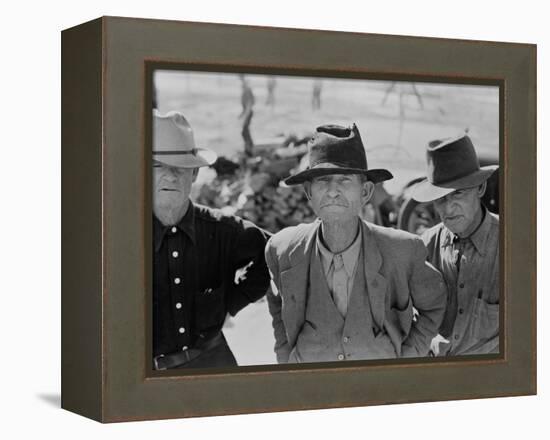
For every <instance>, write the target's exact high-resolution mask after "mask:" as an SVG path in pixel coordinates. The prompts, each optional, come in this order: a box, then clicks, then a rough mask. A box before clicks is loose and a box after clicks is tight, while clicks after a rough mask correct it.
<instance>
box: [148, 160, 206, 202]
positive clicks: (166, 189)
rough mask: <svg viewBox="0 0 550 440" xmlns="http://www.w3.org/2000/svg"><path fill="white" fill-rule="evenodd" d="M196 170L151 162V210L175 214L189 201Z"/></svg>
mask: <svg viewBox="0 0 550 440" xmlns="http://www.w3.org/2000/svg"><path fill="white" fill-rule="evenodd" d="M197 174H198V169H197V168H178V167H171V166H168V165H165V164H163V163H161V162H157V161H155V160H153V208H154V210H155V212H167V211H170V212H177V211H178V210H180V209H182V208H183V207H184V206H185V205H186V203H187V201H188V200H189V193H190V192H191V185H192V184H193V182H194V181H195V179H196V177H197Z"/></svg>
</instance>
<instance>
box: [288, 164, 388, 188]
mask: <svg viewBox="0 0 550 440" xmlns="http://www.w3.org/2000/svg"><path fill="white" fill-rule="evenodd" d="M330 174H364V175H366V176H367V179H368V180H370V181H371V182H373V183H379V182H383V181H385V180H390V179H392V178H393V174H392V173H390V172H389V171H388V170H385V169H373V170H368V171H367V170H364V169H362V168H334V167H330V168H329V167H327V168H323V167H318V168H308V169H307V170H304V171H301V172H299V173H296V174H294V175H293V176H290V177H287V178H286V179H285V181H284V182H285V184H286V185H299V184H301V183H304V182H307V181H309V180H311V179H313V178H314V177H319V176H327V175H330Z"/></svg>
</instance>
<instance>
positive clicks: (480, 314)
mask: <svg viewBox="0 0 550 440" xmlns="http://www.w3.org/2000/svg"><path fill="white" fill-rule="evenodd" d="M473 315H474V323H473V335H472V336H473V337H475V338H476V339H478V340H489V339H491V338H493V337H495V336H497V335H498V332H499V318H500V306H499V305H498V304H492V303H489V302H487V301H485V300H483V299H481V298H476V299H475V302H474V311H473Z"/></svg>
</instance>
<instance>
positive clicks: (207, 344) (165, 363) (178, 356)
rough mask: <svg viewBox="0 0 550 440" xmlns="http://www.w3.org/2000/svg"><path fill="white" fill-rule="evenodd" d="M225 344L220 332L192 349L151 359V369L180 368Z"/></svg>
mask: <svg viewBox="0 0 550 440" xmlns="http://www.w3.org/2000/svg"><path fill="white" fill-rule="evenodd" d="M223 342H225V338H224V337H223V334H222V333H221V332H218V333H216V334H215V335H214V336H212V337H211V338H209V339H207V340H204V341H200V343H199V344H198V345H197V346H196V347H193V348H187V349H185V350H182V351H177V352H174V353H170V354H161V355H158V356H155V357H154V358H153V368H154V369H155V370H168V369H170V368H176V367H181V366H182V365H185V364H187V363H188V362H191V361H192V360H193V359H196V358H198V357H199V356H200V355H201V354H202V353H204V352H205V351H208V350H211V349H213V348H215V347H217V346H218V345H221V344H222V343H223Z"/></svg>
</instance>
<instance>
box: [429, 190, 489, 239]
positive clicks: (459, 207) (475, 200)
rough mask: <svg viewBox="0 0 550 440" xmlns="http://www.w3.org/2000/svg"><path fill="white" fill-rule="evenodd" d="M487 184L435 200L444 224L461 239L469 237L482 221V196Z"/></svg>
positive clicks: (437, 210) (435, 205)
mask: <svg viewBox="0 0 550 440" xmlns="http://www.w3.org/2000/svg"><path fill="white" fill-rule="evenodd" d="M485 188H486V184H485V183H484V184H483V185H480V186H476V187H473V188H465V189H460V190H456V191H453V192H452V193H450V194H447V195H446V196H444V197H441V198H439V199H437V200H435V201H434V202H433V203H434V208H435V210H436V212H437V213H438V214H439V217H441V221H442V222H443V224H444V225H445V226H446V227H447V228H448V229H449V230H450V231H451V232H453V233H454V234H457V235H458V236H459V237H467V236H468V235H470V234H471V233H472V232H473V231H474V230H475V229H476V227H477V226H478V224H479V221H480V220H481V214H482V211H481V201H480V199H481V196H483V194H484V192H485Z"/></svg>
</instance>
